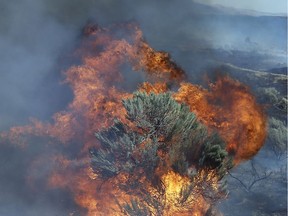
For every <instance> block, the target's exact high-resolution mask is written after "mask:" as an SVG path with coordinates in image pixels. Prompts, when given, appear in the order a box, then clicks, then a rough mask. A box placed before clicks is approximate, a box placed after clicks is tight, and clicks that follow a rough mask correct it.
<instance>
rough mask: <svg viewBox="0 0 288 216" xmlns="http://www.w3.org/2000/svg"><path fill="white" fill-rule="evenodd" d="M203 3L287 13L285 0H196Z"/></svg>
mask: <svg viewBox="0 0 288 216" xmlns="http://www.w3.org/2000/svg"><path fill="white" fill-rule="evenodd" d="M196 1H197V2H200V3H205V4H218V5H222V6H225V7H233V8H237V9H245V10H255V11H259V12H264V13H273V14H287V0H241V1H239V0H196Z"/></svg>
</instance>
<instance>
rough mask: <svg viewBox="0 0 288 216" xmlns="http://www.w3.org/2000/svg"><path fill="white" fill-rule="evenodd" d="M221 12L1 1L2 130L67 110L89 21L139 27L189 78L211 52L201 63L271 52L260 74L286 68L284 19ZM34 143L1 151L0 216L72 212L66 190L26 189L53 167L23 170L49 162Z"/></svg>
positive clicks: (174, 4) (159, 4)
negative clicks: (68, 78)
mask: <svg viewBox="0 0 288 216" xmlns="http://www.w3.org/2000/svg"><path fill="white" fill-rule="evenodd" d="M221 13H222V12H221V11H218V10H213V9H211V8H210V7H209V6H203V5H200V4H196V3H193V2H192V1H181V3H180V1H176V0H175V1H173V0H161V1H152V0H146V1H137V2H136V1H132V0H124V1H113V0H86V1H81V0H61V1H59V0H22V1H20V0H15V1H8V0H4V1H1V2H0V14H1V19H0V48H1V52H0V101H1V106H0V130H1V131H3V130H8V129H9V128H10V127H11V126H15V125H25V124H27V123H29V118H30V117H35V118H38V119H40V120H43V121H51V116H52V115H53V113H55V112H57V111H60V110H63V109H64V108H65V107H66V106H67V105H68V104H69V102H70V101H71V99H72V97H73V95H72V93H71V91H70V89H69V87H68V86H66V85H65V84H61V82H62V81H63V74H62V71H63V70H65V67H67V66H69V65H70V64H71V61H70V57H71V55H72V53H73V49H74V48H75V47H76V46H77V43H79V41H80V40H81V31H82V28H83V27H84V26H85V24H86V23H87V22H96V23H98V24H99V25H102V26H105V25H110V24H112V23H121V22H127V21H135V22H137V23H139V25H140V27H141V29H142V30H143V33H144V37H145V39H146V40H147V41H148V42H149V43H150V45H151V46H152V47H154V48H155V49H160V50H165V51H169V52H170V53H171V55H172V57H173V58H174V59H175V61H176V63H178V64H179V65H180V66H182V67H183V68H184V70H185V71H186V72H187V73H188V78H189V79H192V77H193V76H194V75H195V76H196V74H201V73H202V72H204V71H206V69H207V67H208V66H209V65H210V63H211V61H212V60H213V61H220V60H221V59H220V60H219V58H218V57H216V55H217V54H218V53H209V58H208V59H205V60H204V58H203V55H206V53H205V49H220V50H221V49H225V50H228V51H227V52H231V51H232V50H239V49H242V51H245V52H256V51H258V50H260V51H261V52H262V54H263V53H264V54H263V55H266V51H267V50H269V51H271V50H272V52H274V53H276V54H277V56H278V57H277V59H272V60H271V61H272V63H271V64H269V65H267V67H266V69H270V68H273V66H274V65H275V64H276V65H278V66H279V67H282V66H285V64H286V59H285V55H286V47H287V45H286V40H285V39H284V38H285V37H286V30H285V28H284V29H283V28H282V26H283V23H284V24H285V22H286V19H283V18H278V19H276V21H275V20H273V21H271V20H269V19H268V18H266V19H267V23H268V24H265V25H262V24H261V23H263V21H262V20H261V18H258V17H254V18H245V17H241V16H237V18H235V19H234V20H231V19H230V17H229V16H226V17H225V16H218V15H219V14H221ZM211 14H212V15H213V16H215V17H216V19H215V17H214V18H213V17H212V18H211V17H210V15H211ZM208 15H209V16H208ZM249 19H251V20H252V24H251V25H247V23H251V22H250V21H251V20H249ZM263 19H265V18H263ZM267 25H268V28H267ZM269 28H270V29H269ZM254 29H258V30H257V31H255V30H254ZM198 50H202V54H198V53H197V52H196V51H198ZM203 50H204V51H203ZM225 52H226V51H225ZM230 54H231V53H230ZM230 54H229V55H230ZM260 54H261V53H260ZM260 54H259V55H260ZM262 54H261V55H262ZM232 60H233V59H232ZM233 61H234V60H233ZM236 63H237V62H236ZM207 65H208V66H207ZM239 66H243V65H241V64H240V65H239ZM245 66H247V65H245ZM251 67H252V66H251ZM257 69H260V68H259V67H258V68H257ZM131 82H133V80H131ZM35 143H37V144H38V145H36V146H37V147H35V145H31V146H30V147H29V148H28V149H25V150H23V149H21V150H19V149H17V148H15V147H12V146H9V145H8V144H5V145H3V146H1V147H0V160H1V164H0V190H1V194H0V215H1V216H2V215H3V216H4V215H5V216H15V215H23V216H34V215H35V216H38V215H43V216H45V215H47V216H48V215H49V216H50V215H59V216H60V215H68V213H70V212H73V210H75V208H76V207H75V203H74V202H73V200H69V199H68V200H67V197H69V194H68V195H67V192H65V191H56V190H55V191H45V190H44V191H42V192H41V191H39V190H38V189H39V188H41V186H42V185H41V184H39V185H35V187H36V189H35V190H31V189H30V188H31V185H29V184H28V183H27V178H26V176H27V175H28V176H31V175H32V176H35V175H36V176H37V179H39V181H42V180H43V181H44V180H45V177H46V176H47V173H49V172H50V170H51V167H52V166H53V164H41V168H40V170H41V172H40V173H37V172H36V171H35V170H33V169H32V170H31V169H30V168H29V169H28V167H30V162H31V158H33V157H35V156H37V155H38V154H39V153H43V152H45V151H46V152H47V157H50V156H51V155H53V153H54V152H55V151H54V150H51V149H49V148H47V146H46V145H45V143H43V140H36V141H35ZM64 150H65V149H60V151H64ZM37 170H38V169H37ZM64 198H65V199H66V200H65V199H64ZM75 211H76V210H75ZM77 211H78V214H79V212H80V213H81V210H77Z"/></svg>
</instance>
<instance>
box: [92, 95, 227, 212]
mask: <svg viewBox="0 0 288 216" xmlns="http://www.w3.org/2000/svg"><path fill="white" fill-rule="evenodd" d="M123 105H124V107H125V110H126V112H127V113H126V118H127V120H128V121H129V123H127V124H124V123H122V122H121V121H120V120H118V119H116V120H115V123H114V125H113V126H111V127H110V128H108V129H107V130H102V131H100V132H98V133H96V137H97V139H98V140H99V141H100V143H101V147H100V148H99V149H91V150H90V153H91V155H92V166H93V170H94V172H95V173H96V174H97V175H98V176H99V177H100V178H102V179H103V180H108V179H111V178H116V177H119V176H121V182H120V184H118V186H117V187H119V189H120V190H122V191H123V192H125V193H127V194H128V195H129V196H131V203H130V204H128V203H124V204H123V200H118V202H119V205H120V207H121V208H122V210H123V212H124V213H125V214H127V215H163V214H165V212H166V213H167V211H169V213H171V212H175V213H179V212H182V213H183V212H185V211H186V212H187V213H189V212H190V213H191V212H193V211H195V207H196V205H195V204H196V203H197V202H198V199H199V197H201V199H203V201H204V200H206V199H209V203H211V200H214V201H216V200H217V199H218V198H219V197H221V196H223V195H224V193H223V191H222V187H221V183H219V184H218V182H219V181H220V180H221V179H222V177H223V176H224V175H225V173H226V171H227V169H229V168H231V165H232V163H231V160H230V158H229V157H228V153H227V152H226V150H225V147H226V145H225V143H224V141H223V140H222V139H221V138H220V137H219V136H218V134H217V133H212V134H209V133H208V132H207V129H206V127H205V126H204V125H203V124H201V123H199V122H198V120H197V118H196V116H195V115H194V114H193V113H192V112H190V111H189V107H188V106H186V105H184V104H179V103H177V102H176V101H175V100H174V99H173V98H172V97H171V95H170V94H169V93H165V94H154V93H150V94H147V93H141V92H136V93H134V95H133V97H132V98H130V99H126V100H123ZM170 175H171V176H174V178H175V180H177V181H176V182H174V183H176V184H179V185H177V188H178V189H177V190H175V188H171V185H169V184H171V183H173V181H167V178H170V177H169V176H170ZM165 179H166V180H165ZM169 188H171V189H172V191H173V190H175V191H173V192H172V193H170V192H169ZM171 189H170V190H171ZM169 193H170V194H169ZM139 195H140V196H139ZM199 200H200V199H199ZM140 202H141V205H140V204H139V203H140ZM143 203H144V204H143ZM202 207H205V205H204V206H202ZM198 208H199V207H198ZM206 210H207V209H206ZM196 211H197V210H196ZM147 212H150V213H149V214H147Z"/></svg>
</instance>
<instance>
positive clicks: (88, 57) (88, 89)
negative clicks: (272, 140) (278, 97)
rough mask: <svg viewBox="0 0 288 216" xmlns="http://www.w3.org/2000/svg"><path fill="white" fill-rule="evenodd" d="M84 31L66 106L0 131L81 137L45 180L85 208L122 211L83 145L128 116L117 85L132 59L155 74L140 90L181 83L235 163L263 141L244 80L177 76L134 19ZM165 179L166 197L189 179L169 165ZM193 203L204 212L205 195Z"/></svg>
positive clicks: (13, 137) (135, 66)
mask: <svg viewBox="0 0 288 216" xmlns="http://www.w3.org/2000/svg"><path fill="white" fill-rule="evenodd" d="M116 32H118V33H119V34H116ZM120 33H121V34H120ZM85 34H86V36H87V37H86V38H85V39H84V40H83V42H82V44H81V46H80V48H79V49H78V50H77V51H76V52H75V55H76V56H80V57H81V59H82V64H81V65H78V66H72V67H71V68H70V69H68V70H67V71H66V72H65V76H66V79H65V82H66V83H68V84H69V85H70V86H71V88H72V90H73V94H74V99H73V101H72V102H71V103H70V104H69V106H68V108H67V109H66V110H64V111H62V112H59V113H56V114H54V116H53V120H54V121H53V123H42V122H40V121H37V120H33V121H32V124H31V125H27V126H24V127H22V126H21V127H13V128H11V130H10V131H8V132H3V133H2V134H1V136H2V137H4V138H7V139H9V140H10V141H11V142H12V143H17V144H21V145H25V144H28V142H29V137H30V136H41V137H42V136H46V137H52V138H53V139H56V140H58V141H60V142H61V143H63V144H65V145H73V143H75V142H79V143H81V145H82V146H81V151H80V152H79V154H78V157H77V159H76V160H71V159H70V158H69V157H68V156H65V155H62V156H59V157H56V159H55V158H54V159H53V160H55V161H56V162H57V166H56V167H57V168H55V170H54V171H53V172H52V174H51V176H50V178H49V181H48V185H49V187H56V188H58V187H61V188H66V189H68V190H70V191H71V192H72V194H73V195H74V200H75V202H76V203H77V204H78V205H79V206H81V207H83V208H85V209H87V215H88V216H92V215H122V212H121V211H120V210H119V208H118V207H117V204H116V203H115V202H114V201H113V198H112V195H113V196H114V197H121V198H122V200H123V201H126V200H128V197H126V195H124V194H122V193H121V191H119V190H117V189H116V187H114V185H115V184H117V181H116V180H115V182H113V181H112V182H106V183H104V184H103V182H101V181H100V180H99V179H98V178H97V176H95V174H93V173H92V171H91V169H90V167H89V156H88V154H87V152H88V148H89V147H91V146H95V144H97V143H95V142H96V140H95V137H94V133H95V132H96V131H99V130H100V129H101V128H105V127H108V126H110V125H111V124H112V121H113V119H114V118H115V117H117V118H119V119H120V120H121V121H123V122H126V121H127V120H126V119H125V109H124V107H123V106H122V104H121V101H122V99H124V98H127V97H129V96H131V93H127V92H126V91H125V88H124V86H122V85H121V83H122V81H123V80H125V77H124V76H123V75H122V74H123V73H121V71H122V70H123V65H130V67H131V69H132V70H137V71H145V72H146V73H147V76H148V79H150V80H153V81H158V82H157V83H154V84H150V83H148V82H147V83H144V84H142V85H141V86H140V90H143V91H146V92H156V93H161V92H166V91H168V90H169V88H168V85H167V84H168V83H171V82H174V83H178V84H180V88H179V90H178V92H175V93H174V94H173V97H174V98H175V99H176V100H177V101H179V102H183V103H186V104H187V105H188V106H189V107H190V109H191V111H193V112H194V113H196V115H197V116H198V117H199V119H200V120H201V121H202V122H203V123H205V124H206V125H207V126H208V127H209V128H210V129H211V130H216V131H218V132H219V133H220V135H221V136H222V137H223V139H224V140H225V141H226V142H227V143H228V147H227V150H228V152H229V153H230V154H233V155H235V163H238V162H240V161H241V160H245V159H249V158H250V157H252V156H253V155H255V154H256V153H257V152H258V151H259V149H260V148H261V146H262V145H263V143H264V139H265V137H266V118H265V115H264V114H263V112H262V109H261V107H260V106H259V105H258V104H257V103H256V101H255V98H254V97H253V96H252V95H251V93H250V92H249V89H248V88H247V87H246V86H244V85H243V84H241V83H239V82H238V81H234V80H232V79H231V78H229V77H220V78H219V79H218V80H217V81H216V82H215V83H214V84H212V83H211V84H210V88H209V89H208V90H207V89H204V88H202V87H200V86H197V85H193V84H191V83H185V82H182V81H183V80H184V79H185V74H184V71H183V70H182V69H181V68H180V67H178V66H177V65H176V64H175V63H174V62H172V61H171V59H170V56H169V55H168V54H167V53H165V52H158V51H155V50H154V49H152V48H151V47H150V46H149V45H148V44H147V43H146V42H145V41H144V40H143V37H142V32H141V30H140V29H139V28H138V27H137V25H134V24H126V25H118V26H113V27H112V28H98V27H93V26H92V27H91V26H89V28H86V29H85ZM118 35H121V37H119V36H118ZM123 35H124V36H123ZM181 82H182V83H181ZM198 176H200V177H198V178H199V179H198V180H197V181H199V182H201V181H203V178H204V174H203V173H199V175H198ZM201 176H202V177H201ZM123 178H124V177H123ZM201 178H202V179H201ZM207 178H208V180H209V182H210V183H211V184H212V186H213V187H215V190H217V187H218V186H217V180H216V179H214V178H213V174H212V173H211V176H210V177H207V176H205V179H206V180H205V181H208V180H207ZM162 180H163V182H164V184H165V185H166V188H167V189H168V190H167V192H166V193H167V194H166V196H167V197H168V200H169V199H170V200H173V199H174V197H173V194H174V192H173V191H174V190H179V188H178V187H177V185H178V184H179V183H180V184H182V185H183V184H184V185H185V184H187V179H185V178H184V177H181V176H179V175H177V174H175V173H173V172H172V171H169V172H168V173H166V174H164V175H163V176H162ZM171 202H172V201H171ZM168 206H169V205H168ZM108 207H109V208H108ZM192 208H193V212H194V213H193V215H204V213H205V212H206V211H207V209H208V208H209V203H207V202H206V201H205V199H204V198H203V197H197V199H196V202H195V203H194V204H193V206H192ZM187 212H188V213H185V212H181V211H179V209H177V208H176V207H175V205H174V204H173V205H172V204H171V205H170V207H169V208H168V209H166V213H165V215H171V214H172V213H173V214H174V215H191V211H187Z"/></svg>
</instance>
